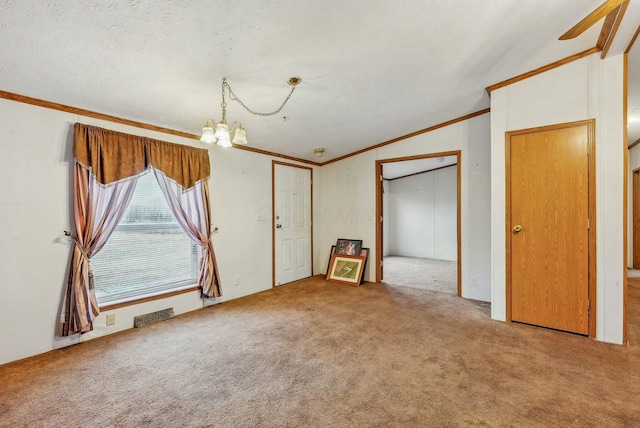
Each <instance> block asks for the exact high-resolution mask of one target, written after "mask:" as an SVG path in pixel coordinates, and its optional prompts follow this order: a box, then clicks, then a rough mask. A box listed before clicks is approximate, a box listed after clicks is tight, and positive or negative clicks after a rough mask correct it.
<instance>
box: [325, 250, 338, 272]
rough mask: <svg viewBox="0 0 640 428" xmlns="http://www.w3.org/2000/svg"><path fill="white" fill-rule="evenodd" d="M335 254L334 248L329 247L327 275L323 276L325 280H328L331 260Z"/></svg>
mask: <svg viewBox="0 0 640 428" xmlns="http://www.w3.org/2000/svg"><path fill="white" fill-rule="evenodd" d="M335 253H336V246H335V245H332V246H331V252H330V253H329V262H328V263H327V273H326V274H325V275H324V278H325V279H329V273H330V272H331V258H332V257H333V255H334V254H335Z"/></svg>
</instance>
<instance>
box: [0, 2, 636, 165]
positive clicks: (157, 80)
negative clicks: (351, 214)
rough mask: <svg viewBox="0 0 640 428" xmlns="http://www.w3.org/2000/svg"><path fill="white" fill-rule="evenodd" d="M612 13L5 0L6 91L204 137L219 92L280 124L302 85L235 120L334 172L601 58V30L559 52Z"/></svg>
mask: <svg viewBox="0 0 640 428" xmlns="http://www.w3.org/2000/svg"><path fill="white" fill-rule="evenodd" d="M601 2H602V0H580V1H575V0H565V1H558V0H483V1H478V0H455V1H451V0H430V1H426V0H393V1H392V0H350V1H345V0H324V1H322V2H319V1H316V0H296V1H293V0H287V1H285V0H270V1H268V2H266V1H263V0H245V1H234V2H232V1H211V0H182V1H158V0H127V1H124V0H121V1H113V0H111V1H109V0H100V1H97V0H86V1H79V0H77V1H64V2H62V1H47V2H44V1H41V0H19V1H14V0H0V10H1V15H0V52H1V53H2V60H1V61H0V90H5V91H9V92H14V93H18V94H21V95H26V96H31V97H35V98H41V99H44V100H48V101H53V102H57V103H61V104H67V105H71V106H74V107H79V108H84V109H89V110H93V111H97V112H101V113H105V114H111V115H115V116H119V117H123V118H127V119H132V120H137V121H141V122H145V123H149V124H153V125H157V126H162V127H166V128H171V129H175V130H179V131H184V132H188V133H191V134H199V133H200V130H201V129H202V125H203V124H204V122H205V120H206V119H208V118H212V119H215V120H216V121H218V120H219V119H220V102H221V93H220V85H221V81H222V78H223V77H227V79H228V82H229V84H230V85H231V87H232V88H233V90H234V92H235V93H236V94H237V95H238V96H239V97H240V98H241V99H243V101H244V102H245V103H246V104H247V105H248V106H249V107H251V108H252V109H254V110H259V111H271V110H273V109H275V108H277V107H278V106H279V105H280V103H281V102H282V100H283V99H284V97H285V96H286V95H287V93H288V91H289V86H288V85H287V84H286V80H287V79H288V77H290V76H301V77H302V79H303V81H302V83H301V84H300V85H299V86H298V87H297V88H296V91H295V93H294V94H293V97H292V98H291V100H290V101H289V103H288V104H287V105H286V106H285V108H284V109H283V110H282V111H281V112H280V114H278V115H276V116H270V117H260V116H254V115H250V114H249V113H247V112H246V111H244V110H243V109H242V107H241V106H240V105H238V104H237V103H234V102H232V101H229V105H228V108H227V118H228V120H229V121H235V120H240V121H242V123H243V125H244V126H245V128H246V130H247V138H248V139H249V144H250V145H251V146H252V147H255V148H258V149H262V150H267V151H271V152H276V153H282V154H286V155H289V156H294V157H298V158H304V159H308V160H311V161H317V160H318V159H317V158H315V157H314V155H313V149H314V148H315V147H324V148H325V149H326V153H325V156H324V158H322V159H321V160H322V161H326V160H330V159H332V158H335V157H338V156H341V155H344V154H347V153H351V152H353V151H355V150H358V149H362V148H365V147H368V146H371V145H374V144H377V143H380V142H383V141H387V140H390V139H393V138H395V137H398V136H401V135H405V134H408V133H411V132H413V131H417V130H420V129H423V128H427V127H429V126H432V125H435V124H438V123H442V122H444V121H447V120H450V119H453V118H456V117H460V116H463V115H466V114H469V113H472V112H476V111H478V110H481V109H483V108H486V107H488V106H489V98H488V96H487V94H486V92H485V90H484V88H485V87H487V86H489V85H491V84H494V83H497V82H500V81H502V80H505V79H508V78H510V77H513V76H515V75H518V74H521V73H524V72H527V71H530V70H532V69H535V68H537V67H540V66H542V65H545V64H548V63H551V62H554V61H556V60H559V59H562V58H564V57H567V56H569V55H573V54H575V53H578V52H581V51H583V50H586V49H589V48H591V47H593V46H594V45H595V41H596V39H597V36H598V33H599V31H600V28H601V23H599V24H597V25H595V26H594V27H592V28H591V29H590V30H588V31H587V32H586V33H584V34H583V35H581V36H580V37H578V38H576V39H573V40H570V41H558V40H557V39H558V36H559V35H561V34H562V33H564V32H565V31H566V30H567V29H569V28H570V27H571V26H573V25H574V24H575V23H576V22H577V21H579V20H580V19H581V18H582V17H584V16H586V15H587V14H588V13H589V12H591V11H592V10H593V9H595V8H596V7H597V6H598V5H599V4H600V3H601ZM637 6H638V0H632V6H631V7H630V9H631V8H633V7H637ZM625 20H626V18H625ZM634 25H637V24H634ZM638 74H640V73H638ZM630 101H632V100H630ZM285 116H286V120H285V119H284V117H285Z"/></svg>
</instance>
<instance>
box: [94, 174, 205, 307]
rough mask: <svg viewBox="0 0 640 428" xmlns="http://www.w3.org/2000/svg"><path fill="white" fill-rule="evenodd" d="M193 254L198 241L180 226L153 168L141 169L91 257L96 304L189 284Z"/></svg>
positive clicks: (195, 268)
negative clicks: (132, 189)
mask: <svg viewBox="0 0 640 428" xmlns="http://www.w3.org/2000/svg"><path fill="white" fill-rule="evenodd" d="M198 260H199V246H198V245H197V244H196V243H195V242H193V241H192V240H191V239H189V237H188V236H187V235H186V234H185V233H184V232H183V231H182V229H181V228H180V225H179V224H178V222H177V220H176V219H175V217H174V216H173V213H172V212H171V210H170V209H169V206H168V205H167V202H166V201H165V198H164V195H163V194H162V191H161V190H160V187H159V185H158V182H157V180H156V178H155V176H154V174H153V173H146V174H144V175H142V176H141V177H140V178H139V179H138V183H137V185H136V189H135V192H134V194H133V198H132V199H131V202H130V204H129V206H128V207H127V209H126V211H125V213H124V216H123V218H122V221H121V222H120V224H118V226H117V227H116V230H115V231H114V232H113V234H112V235H111V237H110V238H109V240H108V241H107V243H106V244H105V246H104V247H103V248H102V250H101V251H100V252H98V254H96V255H95V256H94V257H93V258H92V259H91V269H92V270H93V278H94V284H95V290H96V298H97V300H98V304H99V305H101V306H104V305H106V304H112V303H117V302H122V301H127V300H135V299H136V298H142V297H146V296H149V295H154V294H159V293H162V292H166V291H174V290H179V289H182V288H188V287H193V286H194V285H196V284H197V278H198Z"/></svg>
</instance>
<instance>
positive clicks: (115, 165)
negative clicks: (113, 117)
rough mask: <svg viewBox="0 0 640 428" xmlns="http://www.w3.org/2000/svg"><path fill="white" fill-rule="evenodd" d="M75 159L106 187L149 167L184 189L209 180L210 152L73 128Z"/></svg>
mask: <svg viewBox="0 0 640 428" xmlns="http://www.w3.org/2000/svg"><path fill="white" fill-rule="evenodd" d="M73 155H74V157H75V158H76V159H77V160H78V162H80V163H81V164H82V165H84V166H85V167H87V168H91V170H92V173H93V175H94V176H95V177H96V180H98V182H100V183H102V184H109V183H113V182H116V181H119V180H122V179H124V178H128V177H132V176H136V175H139V174H141V173H142V172H144V171H145V170H146V169H147V168H149V167H150V166H153V167H154V168H156V169H158V170H160V171H162V172H163V173H164V174H165V175H166V176H167V177H169V178H170V179H172V180H175V181H176V182H177V183H178V184H180V185H181V186H182V187H183V189H185V190H186V189H189V188H191V187H192V186H193V185H194V184H196V183H197V182H198V181H200V180H203V179H206V178H208V177H209V168H210V167H209V151H208V150H207V149H197V148H194V147H189V146H183V145H180V144H172V143H167V142H166V141H160V140H154V139H153V138H146V137H139V136H137V135H131V134H125V133H122V132H117V131H111V130H108V129H103V128H99V127H97V126H90V125H84V124H82V123H76V124H75V141H74V145H73Z"/></svg>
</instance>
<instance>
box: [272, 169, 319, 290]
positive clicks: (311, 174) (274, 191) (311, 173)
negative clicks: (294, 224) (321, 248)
mask: <svg viewBox="0 0 640 428" xmlns="http://www.w3.org/2000/svg"><path fill="white" fill-rule="evenodd" d="M276 165H283V166H289V167H293V168H300V169H306V170H308V171H309V188H310V189H309V190H310V192H309V199H310V206H309V216H310V217H311V218H310V219H309V228H310V236H311V251H310V252H309V257H310V258H311V260H310V263H311V276H313V168H311V167H308V166H302V165H296V164H294V163H288V162H281V161H277V160H272V161H271V288H276Z"/></svg>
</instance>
